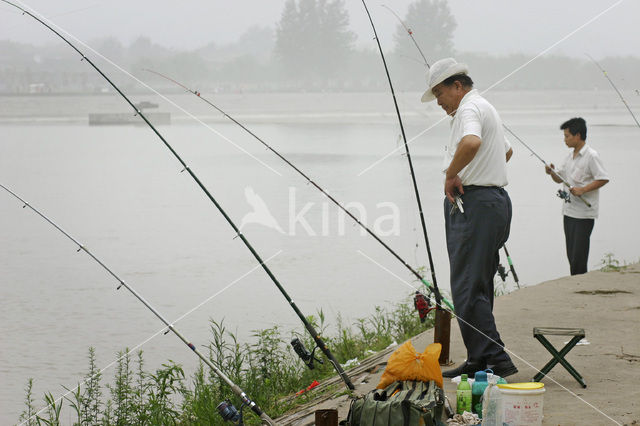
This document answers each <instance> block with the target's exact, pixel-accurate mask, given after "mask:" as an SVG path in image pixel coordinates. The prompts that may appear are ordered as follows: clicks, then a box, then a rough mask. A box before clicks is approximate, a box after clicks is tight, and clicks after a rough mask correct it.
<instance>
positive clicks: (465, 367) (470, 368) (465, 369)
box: [442, 361, 517, 378]
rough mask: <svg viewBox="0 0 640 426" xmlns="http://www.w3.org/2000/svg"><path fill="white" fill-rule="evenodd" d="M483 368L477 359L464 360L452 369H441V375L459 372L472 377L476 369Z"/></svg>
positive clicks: (452, 374)
mask: <svg viewBox="0 0 640 426" xmlns="http://www.w3.org/2000/svg"><path fill="white" fill-rule="evenodd" d="M484 369H485V366H484V364H481V363H479V362H477V361H465V362H463V363H462V364H460V365H459V366H458V367H457V368H454V369H453V370H447V371H443V372H442V377H449V378H451V377H458V376H459V375H461V374H466V375H468V376H469V377H473V375H474V374H475V372H476V371H481V370H484ZM516 371H517V370H516Z"/></svg>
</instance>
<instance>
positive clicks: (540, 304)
mask: <svg viewBox="0 0 640 426" xmlns="http://www.w3.org/2000/svg"><path fill="white" fill-rule="evenodd" d="M494 314H495V317H496V322H497V324H498V330H499V331H500V334H501V336H502V339H503V341H504V342H505V344H506V345H507V349H508V350H509V351H510V353H511V354H512V359H513V361H514V363H515V364H516V366H517V367H518V369H519V372H518V373H517V374H515V375H513V376H510V377H509V378H508V379H509V382H512V383H513V382H525V381H531V380H532V378H533V376H534V375H535V373H536V371H537V370H536V368H541V367H542V366H543V365H544V364H546V362H547V361H549V360H550V359H551V355H550V354H549V353H548V352H547V350H546V349H545V348H544V347H543V346H542V345H541V344H540V343H539V342H538V341H537V340H535V339H534V338H533V327H570V328H584V329H585V332H586V340H587V341H588V342H589V344H588V345H579V346H576V347H574V348H573V349H572V351H571V352H570V353H569V355H567V357H566V358H567V359H568V360H569V362H570V363H571V365H573V366H574V367H575V368H576V369H577V370H578V372H580V374H582V376H583V377H584V379H585V381H586V383H587V388H586V389H583V388H582V387H581V386H580V385H579V384H578V382H577V381H576V380H575V379H574V378H573V377H572V376H571V375H570V374H569V373H568V372H567V371H566V370H565V369H564V368H563V367H562V366H561V365H559V364H558V365H556V366H555V367H554V368H553V370H552V371H551V372H550V373H549V376H548V377H546V378H544V379H542V382H543V383H544V384H545V389H546V392H545V394H544V421H543V424H545V425H607V424H624V425H632V424H640V265H639V264H634V265H631V266H629V267H627V268H626V269H625V270H624V271H622V272H600V271H594V272H590V273H588V274H584V275H579V276H574V277H564V278H560V279H557V280H553V281H548V282H544V283H542V284H539V285H536V286H531V287H527V288H523V289H521V290H518V291H515V292H513V293H511V294H508V295H505V296H501V297H499V298H498V299H496V303H495V308H494ZM451 328H452V332H451V358H452V361H453V362H454V363H459V362H462V361H463V360H464V359H465V357H466V351H465V348H464V345H463V344H462V340H461V338H460V334H459V330H458V327H457V325H456V324H452V327H451ZM412 340H413V342H414V346H415V347H416V350H419V351H422V350H424V348H425V347H426V345H428V344H429V343H431V342H432V341H433V332H432V331H431V330H430V331H427V332H425V333H423V334H421V335H419V336H416V337H415V338H413V339H412ZM549 340H550V341H551V343H552V344H553V345H554V346H555V347H556V348H557V349H558V350H560V348H562V347H563V346H564V343H565V342H566V341H568V340H569V337H565V336H551V337H549ZM386 358H387V357H385V359H384V360H386ZM382 370H383V369H382V368H380V369H378V371H376V372H375V373H370V374H365V375H364V376H359V377H357V383H356V394H363V393H366V392H368V391H369V390H371V389H373V388H374V387H375V386H376V384H377V383H378V381H379V379H380V376H381V374H382ZM455 390H456V386H455V384H453V383H451V382H449V381H448V380H447V379H445V392H446V393H447V395H448V396H449V399H450V400H451V401H455ZM324 408H337V409H338V412H339V418H340V420H342V419H344V418H346V416H347V412H348V409H349V400H348V398H347V397H346V396H340V397H336V398H332V399H329V400H327V401H324V402H322V403H320V404H316V405H311V406H310V407H308V409H307V410H308V412H309V415H307V416H306V417H304V418H298V419H296V420H288V421H284V420H286V418H282V419H280V420H283V423H284V424H299V425H303V424H313V423H314V415H313V412H314V411H315V410H316V409H324Z"/></svg>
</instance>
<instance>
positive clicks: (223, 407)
mask: <svg viewBox="0 0 640 426" xmlns="http://www.w3.org/2000/svg"><path fill="white" fill-rule="evenodd" d="M244 407H245V404H244V402H243V403H242V405H241V406H240V411H238V409H237V408H236V407H234V406H233V404H232V403H231V401H229V400H228V399H227V400H225V401H222V402H221V403H220V404H218V406H217V407H216V408H217V410H218V414H220V417H222V420H224V421H225V422H233V423H236V424H237V425H244V423H243V421H242V409H243V408H244Z"/></svg>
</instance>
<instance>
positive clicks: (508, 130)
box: [502, 123, 591, 207]
mask: <svg viewBox="0 0 640 426" xmlns="http://www.w3.org/2000/svg"><path fill="white" fill-rule="evenodd" d="M502 127H504V129H505V130H506V131H507V132H509V133H511V134H512V135H513V137H514V138H516V139H517V140H518V142H520V143H521V144H522V145H524V146H525V148H527V149H528V150H529V151H531V153H532V154H533V155H534V156H535V157H536V158H537V159H538V160H540V161H541V162H542V164H544V165H545V167H549V168H550V169H551V170H553V174H554V175H555V176H557V177H558V178H559V179H560V180H561V181H562V183H563V184H564V185H565V186H566V187H567V188H569V189H571V184H569V182H567V181H566V180H565V179H564V178H563V177H562V176H560V175H559V174H558V173H556V171H555V169H554V168H553V167H551V166H550V165H549V164H547V162H546V161H544V160H543V159H542V157H540V156H539V155H538V154H536V152H535V151H534V150H533V149H531V147H530V146H529V145H527V144H526V143H525V142H524V141H523V140H522V139H520V138H519V137H518V135H516V134H515V133H513V131H512V130H511V129H510V128H508V127H507V126H506V125H505V124H504V123H502ZM571 195H573V194H571ZM573 196H574V197H577V198H579V199H580V200H581V201H582V202H583V203H585V204H586V205H587V207H591V203H589V202H588V201H587V200H585V199H584V198H582V195H573ZM561 198H562V197H561ZM565 200H566V199H565Z"/></svg>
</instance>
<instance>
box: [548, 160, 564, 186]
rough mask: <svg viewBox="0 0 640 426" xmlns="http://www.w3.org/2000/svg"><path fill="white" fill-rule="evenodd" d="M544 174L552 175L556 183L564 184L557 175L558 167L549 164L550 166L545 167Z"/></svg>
mask: <svg viewBox="0 0 640 426" xmlns="http://www.w3.org/2000/svg"><path fill="white" fill-rule="evenodd" d="M544 172H545V173H546V174H548V175H550V176H551V179H553V181H554V182H556V183H562V178H561V177H560V176H558V174H557V173H556V167H555V166H554V165H553V163H551V164H549V165H548V166H547V165H545V166H544Z"/></svg>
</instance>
